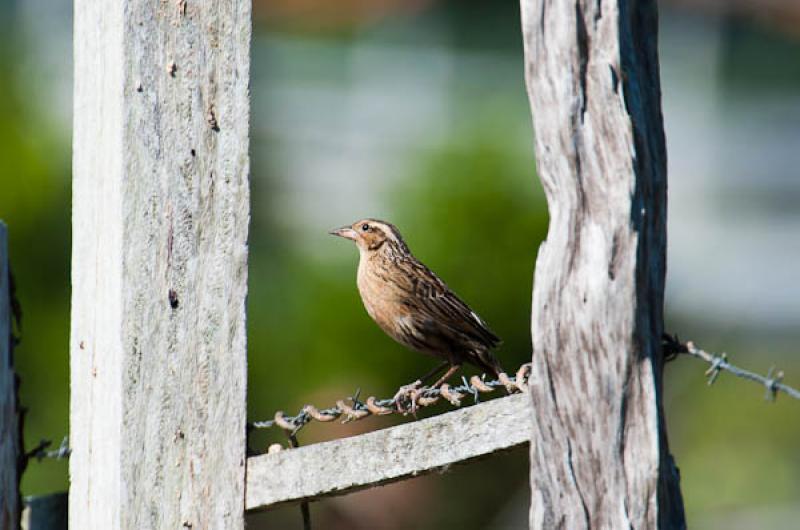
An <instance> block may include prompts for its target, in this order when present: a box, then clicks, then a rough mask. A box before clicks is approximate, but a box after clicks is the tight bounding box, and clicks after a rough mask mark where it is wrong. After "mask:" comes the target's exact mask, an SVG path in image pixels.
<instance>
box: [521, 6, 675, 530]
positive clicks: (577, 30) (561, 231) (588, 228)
mask: <svg viewBox="0 0 800 530" xmlns="http://www.w3.org/2000/svg"><path fill="white" fill-rule="evenodd" d="M521 8H522V24H523V37H524V43H525V70H526V79H527V85H528V92H529V97H530V104H531V109H532V113H533V124H534V132H535V136H536V141H535V146H536V157H537V163H538V170H539V175H540V177H541V180H542V184H543V186H544V189H545V192H546V194H547V200H548V205H549V209H550V228H549V232H548V235H547V240H546V242H545V243H543V244H542V246H541V248H540V250H539V255H538V259H537V263H536V281H535V287H534V292H533V317H532V334H533V345H534V348H533V373H532V379H531V397H532V399H533V408H534V422H533V423H534V425H533V435H532V437H531V488H532V503H531V511H530V526H531V528H554V527H559V528H656V527H658V528H682V527H684V526H685V523H684V517H683V506H682V500H681V496H680V489H679V485H678V476H677V471H676V469H675V467H674V464H673V462H672V459H671V457H670V455H669V448H668V445H667V438H666V434H665V427H664V418H663V412H662V405H661V376H662V357H661V346H660V343H661V333H662V306H663V294H664V273H665V247H666V211H667V210H666V207H667V202H666V187H667V176H666V151H665V146H664V133H663V127H662V118H661V95H660V86H659V72H658V56H657V49H656V44H657V33H658V20H657V17H658V15H657V9H656V1H655V0H642V1H640V2H634V1H629V0H605V1H595V0H577V1H576V2H571V3H567V2H550V1H548V0H521Z"/></svg>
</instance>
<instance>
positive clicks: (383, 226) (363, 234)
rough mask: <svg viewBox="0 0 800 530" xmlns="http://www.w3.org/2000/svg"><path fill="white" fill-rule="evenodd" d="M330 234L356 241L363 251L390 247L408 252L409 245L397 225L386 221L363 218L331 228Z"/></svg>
mask: <svg viewBox="0 0 800 530" xmlns="http://www.w3.org/2000/svg"><path fill="white" fill-rule="evenodd" d="M330 234H331V235H334V236H339V237H343V238H345V239H351V240H353V241H355V243H356V245H357V246H358V250H359V251H360V252H361V253H364V252H377V251H379V250H389V249H391V250H393V251H399V252H401V253H408V247H406V244H405V242H404V241H403V238H402V236H401V235H400V232H399V231H398V230H397V227H396V226H394V225H393V224H391V223H387V222H386V221H379V220H377V219H362V220H360V221H356V222H355V223H353V224H351V225H347V226H343V227H341V228H337V229H336V230H331V231H330Z"/></svg>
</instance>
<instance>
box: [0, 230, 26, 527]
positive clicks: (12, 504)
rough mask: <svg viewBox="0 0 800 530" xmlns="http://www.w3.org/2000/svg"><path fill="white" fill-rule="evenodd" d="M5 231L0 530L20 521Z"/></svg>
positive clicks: (0, 249)
mask: <svg viewBox="0 0 800 530" xmlns="http://www.w3.org/2000/svg"><path fill="white" fill-rule="evenodd" d="M8 268H9V265H8V231H7V229H6V225H5V224H4V223H3V222H0V530H6V529H11V528H16V527H17V525H18V524H19V516H20V497H19V475H18V465H17V464H18V462H19V458H20V451H21V450H22V448H21V447H20V433H19V408H18V407H17V385H16V376H15V375H14V359H13V357H12V355H13V352H12V344H11V293H10V286H9V279H10V278H9V274H8Z"/></svg>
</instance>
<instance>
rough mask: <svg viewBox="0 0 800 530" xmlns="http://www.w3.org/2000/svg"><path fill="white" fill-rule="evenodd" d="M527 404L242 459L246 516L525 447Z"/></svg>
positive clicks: (525, 400)
mask: <svg viewBox="0 0 800 530" xmlns="http://www.w3.org/2000/svg"><path fill="white" fill-rule="evenodd" d="M531 418H532V414H531V406H530V396H529V395H528V394H527V393H525V394H515V395H512V396H507V397H503V398H498V399H494V400H492V401H487V402H485V403H480V404H478V405H474V406H471V407H466V408H463V409H459V410H455V411H452V412H448V413H445V414H440V415H438V416H434V417H432V418H427V419H424V420H420V421H414V422H410V423H405V424H403V425H398V426H396V427H391V428H388V429H382V430H379V431H374V432H370V433H367V434H362V435H360V436H355V437H352V438H345V439H341V440H334V441H330V442H323V443H318V444H314V445H309V446H305V447H300V448H298V449H287V450H284V451H280V452H277V453H272V454H265V455H259V456H255V457H250V458H248V459H247V482H246V490H245V509H246V510H263V509H267V508H270V509H271V508H275V507H277V506H281V505H286V504H289V503H294V502H299V501H302V500H316V499H320V498H322V497H327V496H333V495H342V494H345V493H350V492H353V491H357V490H359V489H364V488H368V487H371V486H377V485H381V484H388V483H390V482H396V481H399V480H403V479H405V478H409V477H415V476H419V475H424V474H426V473H431V472H433V471H437V470H440V469H443V468H447V467H449V466H451V465H453V464H458V463H464V462H467V461H471V460H474V459H476V458H480V457H482V456H485V455H488V454H491V453H495V452H497V451H503V450H506V449H511V448H513V447H516V446H519V445H522V444H525V443H527V442H528V441H529V440H530V434H531V421H532V419H531Z"/></svg>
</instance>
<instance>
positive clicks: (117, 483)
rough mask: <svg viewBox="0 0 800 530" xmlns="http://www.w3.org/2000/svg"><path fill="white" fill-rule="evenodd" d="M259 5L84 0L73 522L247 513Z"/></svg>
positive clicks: (126, 523) (159, 524)
mask: <svg viewBox="0 0 800 530" xmlns="http://www.w3.org/2000/svg"><path fill="white" fill-rule="evenodd" d="M250 10H251V2H250V1H249V0H203V1H192V0H189V1H186V0H180V1H170V2H158V1H146V0H128V1H125V2H113V1H112V2H105V1H96V0H77V1H76V3H75V31H74V34H75V43H74V45H75V53H74V57H75V90H74V101H75V109H74V161H73V179H74V181H73V219H72V222H73V253H72V289H73V291H72V329H71V340H70V355H71V378H72V380H71V410H70V445H71V448H72V455H71V458H70V481H71V483H70V506H69V519H70V528H80V529H103V530H107V529H117V528H125V529H137V530H138V529H161V528H170V529H179V528H195V529H197V528H226V529H241V528H243V524H244V523H243V520H244V479H245V418H246V413H245V406H246V405H245V385H246V379H247V374H246V351H245V340H246V336H245V295H246V286H247V229H248V221H249V191H248V171H249V167H248V165H249V162H248V123H249V100H248V83H249V81H248V79H249V52H250V46H249V45H250Z"/></svg>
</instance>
